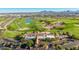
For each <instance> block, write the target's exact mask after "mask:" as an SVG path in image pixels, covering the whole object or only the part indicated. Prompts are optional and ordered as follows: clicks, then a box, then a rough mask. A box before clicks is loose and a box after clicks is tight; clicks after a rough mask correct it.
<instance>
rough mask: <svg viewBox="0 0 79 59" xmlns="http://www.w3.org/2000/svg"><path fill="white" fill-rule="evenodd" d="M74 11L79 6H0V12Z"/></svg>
mask: <svg viewBox="0 0 79 59" xmlns="http://www.w3.org/2000/svg"><path fill="white" fill-rule="evenodd" d="M44 10H46V11H67V10H70V11H76V10H79V8H0V13H8V12H39V11H44Z"/></svg>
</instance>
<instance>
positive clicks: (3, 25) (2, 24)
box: [0, 17, 15, 29]
mask: <svg viewBox="0 0 79 59" xmlns="http://www.w3.org/2000/svg"><path fill="white" fill-rule="evenodd" d="M14 20H15V18H14V17H10V18H7V19H6V20H5V21H4V22H2V23H0V29H5V28H6V27H7V26H8V25H10V24H11V23H12V22H13V21H14Z"/></svg>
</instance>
